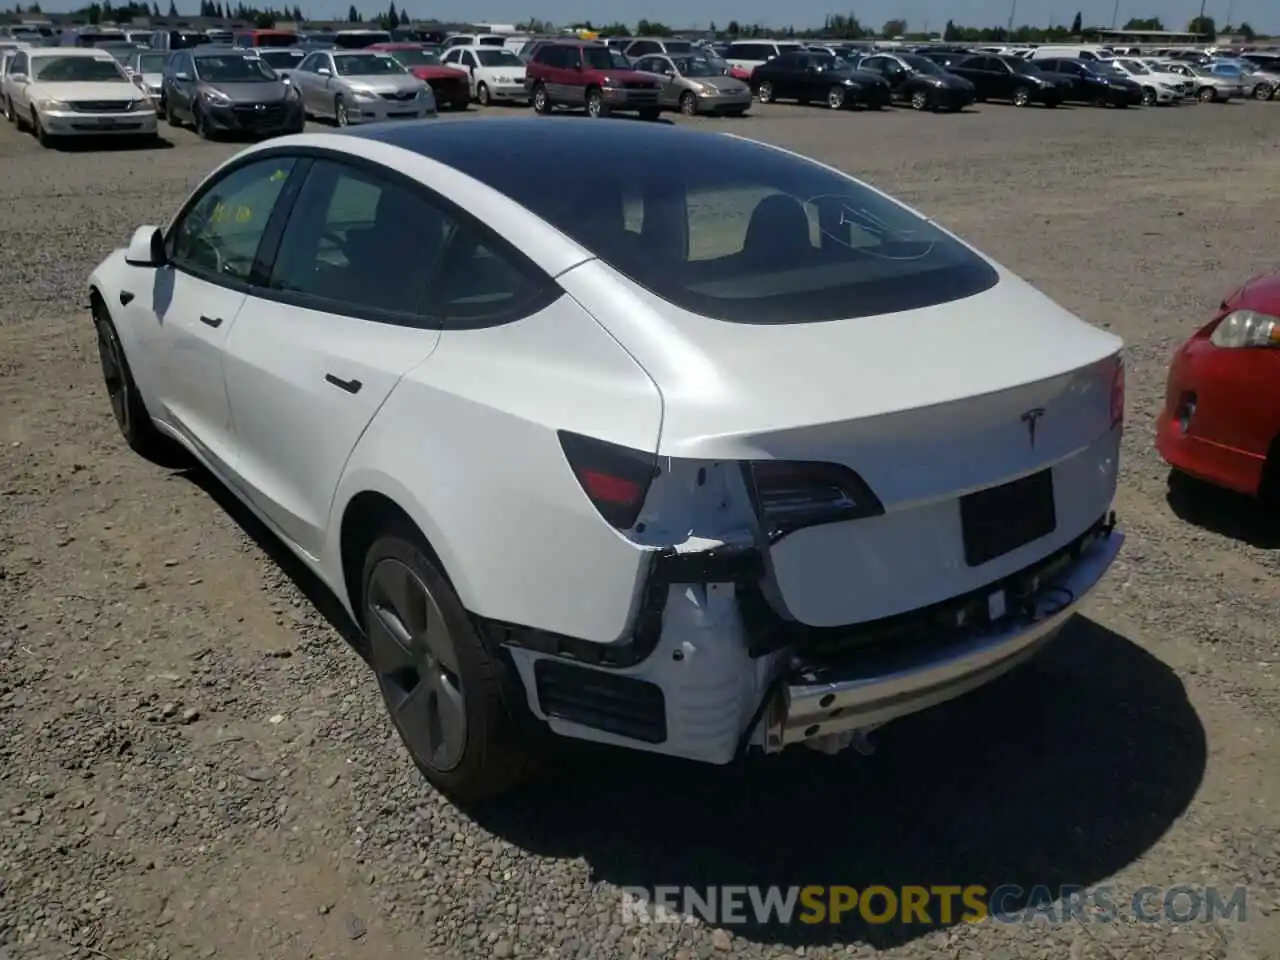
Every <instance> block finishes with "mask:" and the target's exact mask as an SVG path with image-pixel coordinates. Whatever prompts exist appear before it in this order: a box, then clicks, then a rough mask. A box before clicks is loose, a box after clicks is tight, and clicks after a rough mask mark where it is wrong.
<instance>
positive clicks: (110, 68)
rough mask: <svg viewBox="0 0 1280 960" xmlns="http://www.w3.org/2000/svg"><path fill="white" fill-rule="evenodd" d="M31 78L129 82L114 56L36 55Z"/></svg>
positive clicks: (76, 81) (63, 81) (54, 80)
mask: <svg viewBox="0 0 1280 960" xmlns="http://www.w3.org/2000/svg"><path fill="white" fill-rule="evenodd" d="M31 64H32V67H31V79H32V80H39V81H40V82H42V83H114V82H116V81H120V82H122V83H129V82H130V81H129V78H128V77H126V76H125V75H124V72H123V71H121V69H120V64H119V63H117V62H116V59H115V58H114V57H36V58H35V59H33V60H32V61H31Z"/></svg>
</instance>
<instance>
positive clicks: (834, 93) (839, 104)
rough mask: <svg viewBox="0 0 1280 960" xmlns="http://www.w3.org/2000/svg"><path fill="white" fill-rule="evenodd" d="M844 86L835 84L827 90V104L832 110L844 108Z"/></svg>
mask: <svg viewBox="0 0 1280 960" xmlns="http://www.w3.org/2000/svg"><path fill="white" fill-rule="evenodd" d="M844 98H845V92H844V87H841V86H835V87H832V88H831V89H830V90H828V91H827V106H828V107H830V108H831V109H832V110H843V109H844Z"/></svg>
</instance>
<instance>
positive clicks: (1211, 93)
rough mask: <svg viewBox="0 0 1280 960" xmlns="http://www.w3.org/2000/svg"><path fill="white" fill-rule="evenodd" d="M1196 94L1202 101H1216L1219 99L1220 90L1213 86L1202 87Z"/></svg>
mask: <svg viewBox="0 0 1280 960" xmlns="http://www.w3.org/2000/svg"><path fill="white" fill-rule="evenodd" d="M1196 96H1198V97H1199V98H1200V102H1201V103H1214V102H1215V101H1217V99H1218V91H1217V90H1215V89H1214V88H1213V87H1201V88H1200V92H1199V93H1198V94H1196Z"/></svg>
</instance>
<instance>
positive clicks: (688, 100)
mask: <svg viewBox="0 0 1280 960" xmlns="http://www.w3.org/2000/svg"><path fill="white" fill-rule="evenodd" d="M680 112H681V113H683V114H684V115H685V116H686V117H692V116H696V115H697V113H698V101H697V99H696V98H695V97H694V95H693V94H692V93H689V92H687V91H686V92H685V93H682V94H680Z"/></svg>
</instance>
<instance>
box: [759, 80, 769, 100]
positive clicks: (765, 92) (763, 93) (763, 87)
mask: <svg viewBox="0 0 1280 960" xmlns="http://www.w3.org/2000/svg"><path fill="white" fill-rule="evenodd" d="M756 96H757V97H758V98H759V99H760V102H761V103H773V84H772V83H770V82H769V81H768V80H766V81H765V82H764V83H762V84H760V88H759V89H758V90H757V91H756Z"/></svg>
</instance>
